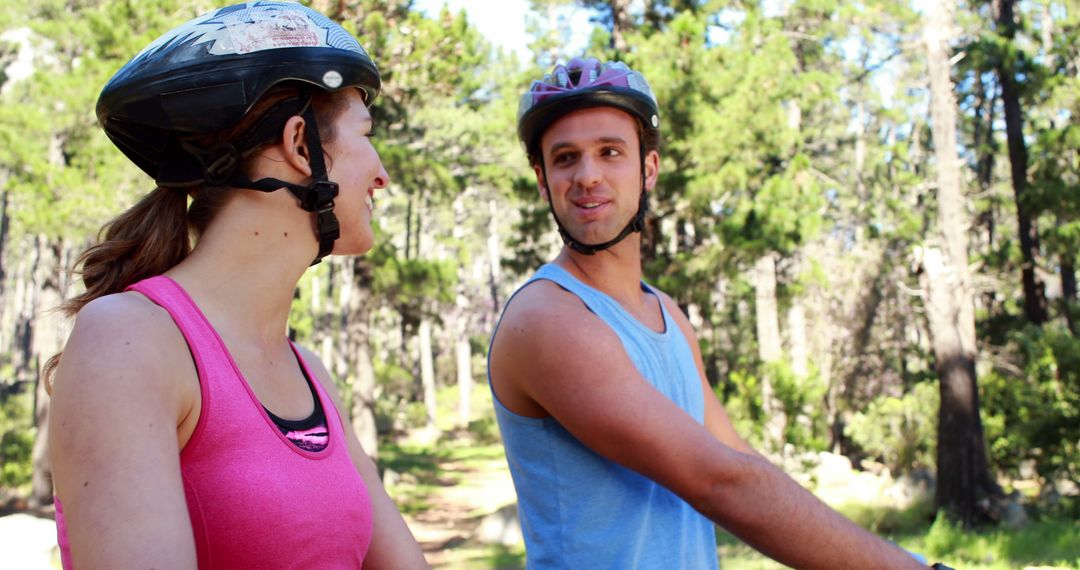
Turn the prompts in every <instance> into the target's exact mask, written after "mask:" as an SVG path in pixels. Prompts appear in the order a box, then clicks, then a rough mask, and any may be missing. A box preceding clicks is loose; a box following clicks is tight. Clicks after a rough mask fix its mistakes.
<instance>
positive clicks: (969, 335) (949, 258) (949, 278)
mask: <svg viewBox="0 0 1080 570" xmlns="http://www.w3.org/2000/svg"><path fill="white" fill-rule="evenodd" d="M955 9H956V8H955V4H952V3H950V2H937V3H933V4H932V5H931V8H930V12H929V14H928V18H927V22H926V27H925V28H924V30H923V40H924V42H925V47H926V53H927V62H928V64H929V72H930V93H931V109H930V111H931V112H930V115H931V121H932V135H933V141H934V153H935V157H936V159H937V186H938V229H939V232H940V236H941V241H942V244H943V245H944V254H943V253H942V252H941V251H939V250H938V249H936V248H924V249H923V251H922V256H921V257H922V268H923V271H922V281H923V288H924V290H925V292H926V315H927V320H928V322H929V326H930V335H931V337H932V342H933V349H934V359H935V366H936V369H937V373H938V378H939V379H940V391H941V408H940V410H939V413H938V449H937V464H938V465H937V466H938V481H937V491H936V496H935V503H936V505H937V507H938V508H939V509H944V510H945V511H946V512H947V513H948V514H949V515H950V516H951V517H953V518H954V519H956V520H959V521H961V522H962V523H963V524H964V525H965V526H970V525H971V524H973V523H974V522H975V521H976V519H977V518H978V515H979V512H978V511H979V506H978V499H979V498H981V497H984V496H987V495H991V494H994V493H995V491H996V487H995V485H994V483H993V480H992V479H991V477H990V471H989V468H988V466H987V462H986V449H985V444H984V441H983V429H982V421H981V419H980V417H979V392H978V388H977V387H976V377H975V314H974V302H973V300H972V287H971V278H970V275H969V272H968V258H967V229H968V220H967V216H966V215H965V212H964V206H965V198H964V196H963V194H962V193H961V189H960V165H959V157H958V156H957V151H956V118H957V104H956V99H955V97H954V96H953V84H952V80H951V79H950V77H949V47H948V41H949V38H950V35H951V32H952V29H953V14H954V12H955Z"/></svg>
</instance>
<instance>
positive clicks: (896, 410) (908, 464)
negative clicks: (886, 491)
mask: <svg viewBox="0 0 1080 570" xmlns="http://www.w3.org/2000/svg"><path fill="white" fill-rule="evenodd" d="M939 402H940V395H939V393H938V385H937V383H936V382H921V383H919V384H916V385H915V386H914V388H913V389H912V390H911V391H910V392H908V393H907V394H904V395H903V396H902V397H900V398H895V397H890V396H882V397H879V398H876V399H874V400H873V401H871V402H870V404H869V405H868V406H866V409H865V410H863V411H861V412H857V413H856V414H854V416H853V417H852V418H851V421H850V422H848V425H847V426H846V427H845V428H844V435H846V436H847V437H848V438H850V439H851V440H852V441H853V442H855V444H856V445H858V446H859V447H860V448H861V449H862V450H863V451H865V452H866V453H868V454H870V455H871V456H874V457H876V458H878V459H880V460H881V461H882V462H883V463H885V464H886V465H888V466H889V469H890V470H892V472H893V473H906V472H909V471H911V470H912V469H915V468H921V467H930V466H933V465H934V463H935V461H934V454H935V453H936V449H937V411H938V407H939Z"/></svg>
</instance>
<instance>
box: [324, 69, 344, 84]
mask: <svg viewBox="0 0 1080 570" xmlns="http://www.w3.org/2000/svg"><path fill="white" fill-rule="evenodd" d="M341 81H342V80H341V74H340V73H338V72H337V71H334V70H333V69H331V70H330V71H327V72H326V73H324V74H323V76H322V82H323V85H326V86H327V87H329V88H331V89H337V88H338V87H340V86H341Z"/></svg>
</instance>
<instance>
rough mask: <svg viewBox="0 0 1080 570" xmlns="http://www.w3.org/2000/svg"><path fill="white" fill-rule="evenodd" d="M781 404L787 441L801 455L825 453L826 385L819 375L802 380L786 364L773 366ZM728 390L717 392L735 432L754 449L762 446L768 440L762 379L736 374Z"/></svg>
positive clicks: (720, 388)
mask: <svg viewBox="0 0 1080 570" xmlns="http://www.w3.org/2000/svg"><path fill="white" fill-rule="evenodd" d="M768 371H769V372H768V373H769V374H770V378H772V382H773V384H772V385H773V389H774V393H775V395H776V398H777V400H778V401H779V402H780V404H781V406H782V407H783V408H784V414H785V419H786V421H785V424H784V441H785V442H786V443H790V444H792V445H794V446H795V448H796V449H798V450H800V451H823V450H824V449H826V447H827V446H828V426H827V425H826V422H825V415H824V406H823V405H822V402H823V401H824V396H825V388H826V387H825V385H824V384H823V383H822V382H821V380H820V378H819V377H818V376H817V374H810V375H808V376H806V377H799V376H798V375H796V374H795V373H793V372H792V371H791V368H790V366H788V365H787V364H785V363H776V364H772V365H769V367H768ZM727 381H728V385H727V386H717V387H716V388H714V390H715V391H716V395H717V397H718V398H720V399H721V401H723V402H724V407H725V409H726V410H727V412H728V415H729V416H730V417H731V421H732V423H733V424H734V426H735V431H736V432H737V433H738V434H739V435H740V436H742V437H743V438H744V439H746V440H747V441H748V442H750V443H751V445H754V446H758V445H759V444H761V442H762V441H763V437H764V431H763V429H764V424H765V421H764V413H765V412H764V407H763V402H762V398H761V379H760V378H759V377H758V376H757V374H755V373H753V372H751V371H749V370H744V369H741V370H735V371H733V372H731V373H730V374H729V375H728V380H727Z"/></svg>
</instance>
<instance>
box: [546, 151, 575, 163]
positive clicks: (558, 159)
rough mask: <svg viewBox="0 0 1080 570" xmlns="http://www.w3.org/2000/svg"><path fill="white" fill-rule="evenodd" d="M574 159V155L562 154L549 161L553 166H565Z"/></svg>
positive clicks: (569, 153)
mask: <svg viewBox="0 0 1080 570" xmlns="http://www.w3.org/2000/svg"><path fill="white" fill-rule="evenodd" d="M573 159H574V153H571V152H564V153H562V154H557V155H555V158H554V159H553V160H552V161H551V162H552V163H553V164H566V163H567V162H570V161H571V160H573Z"/></svg>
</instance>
